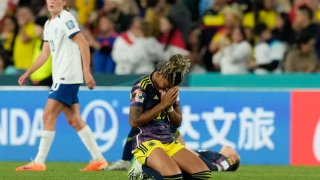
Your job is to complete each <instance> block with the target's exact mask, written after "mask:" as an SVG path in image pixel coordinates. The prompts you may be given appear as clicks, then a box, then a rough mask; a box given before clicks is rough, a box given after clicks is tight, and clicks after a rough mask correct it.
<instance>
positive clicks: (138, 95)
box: [135, 91, 144, 103]
mask: <svg viewBox="0 0 320 180" xmlns="http://www.w3.org/2000/svg"><path fill="white" fill-rule="evenodd" d="M143 100H144V97H143V94H142V92H141V91H136V98H135V101H136V102H140V103H143Z"/></svg>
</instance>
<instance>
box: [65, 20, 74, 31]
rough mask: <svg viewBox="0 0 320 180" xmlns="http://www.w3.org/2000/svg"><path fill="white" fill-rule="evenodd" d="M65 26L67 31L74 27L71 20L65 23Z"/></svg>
mask: <svg viewBox="0 0 320 180" xmlns="http://www.w3.org/2000/svg"><path fill="white" fill-rule="evenodd" d="M66 25H67V27H68V29H69V30H70V29H73V28H75V25H74V23H73V21H72V20H69V21H67V22H66Z"/></svg>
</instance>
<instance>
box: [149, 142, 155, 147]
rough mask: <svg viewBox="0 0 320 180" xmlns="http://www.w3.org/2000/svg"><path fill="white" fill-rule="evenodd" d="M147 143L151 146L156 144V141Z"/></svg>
mask: <svg viewBox="0 0 320 180" xmlns="http://www.w3.org/2000/svg"><path fill="white" fill-rule="evenodd" d="M148 145H149V146H150V147H152V146H154V145H156V143H155V142H150V143H149V144H148Z"/></svg>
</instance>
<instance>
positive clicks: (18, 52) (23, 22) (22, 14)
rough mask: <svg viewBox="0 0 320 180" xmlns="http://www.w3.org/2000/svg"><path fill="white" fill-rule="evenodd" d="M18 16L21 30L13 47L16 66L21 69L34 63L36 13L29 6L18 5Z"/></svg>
mask: <svg viewBox="0 0 320 180" xmlns="http://www.w3.org/2000/svg"><path fill="white" fill-rule="evenodd" d="M16 18H17V21H18V25H19V32H18V34H17V36H16V38H15V42H14V47H13V61H14V66H15V67H16V68H17V69H19V70H26V69H27V68H29V67H30V66H31V64H32V60H33V50H34V46H35V42H36V39H37V34H36V28H35V24H34V15H33V13H32V11H31V9H30V7H28V6H21V7H18V10H17V13H16Z"/></svg>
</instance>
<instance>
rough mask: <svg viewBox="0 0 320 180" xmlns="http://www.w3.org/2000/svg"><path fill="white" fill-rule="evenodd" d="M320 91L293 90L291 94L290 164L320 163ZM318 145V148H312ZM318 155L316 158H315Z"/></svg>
mask: <svg viewBox="0 0 320 180" xmlns="http://www.w3.org/2000/svg"><path fill="white" fill-rule="evenodd" d="M319 107H320V92H319V91H318V92H314V91H294V92H292V95H291V144H290V146H291V147H290V149H291V153H290V155H291V157H290V160H291V164H292V165H320V159H319V155H320V152H316V151H317V149H319V148H320V147H318V146H320V142H316V141H317V140H319V138H316V137H319V136H320V131H319V132H316V127H317V124H318V123H320V122H319V121H320V111H319ZM314 147H318V148H314ZM317 155H318V159H317Z"/></svg>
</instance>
